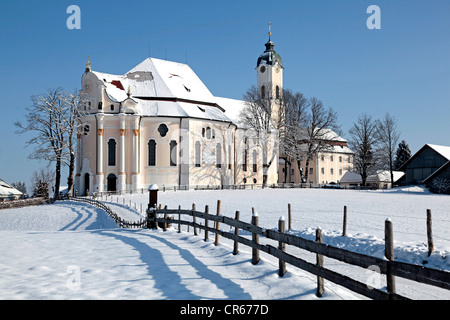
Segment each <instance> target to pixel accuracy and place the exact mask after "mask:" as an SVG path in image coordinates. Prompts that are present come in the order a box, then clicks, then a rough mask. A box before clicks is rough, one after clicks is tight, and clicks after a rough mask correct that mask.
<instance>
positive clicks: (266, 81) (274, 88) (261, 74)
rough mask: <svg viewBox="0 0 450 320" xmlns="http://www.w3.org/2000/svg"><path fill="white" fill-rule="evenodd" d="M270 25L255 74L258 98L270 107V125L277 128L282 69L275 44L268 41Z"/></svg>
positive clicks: (270, 33)
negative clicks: (264, 48) (264, 47)
mask: <svg viewBox="0 0 450 320" xmlns="http://www.w3.org/2000/svg"><path fill="white" fill-rule="evenodd" d="M271 25H272V24H271V22H269V41H267V43H266V44H265V46H266V50H265V51H264V52H263V53H262V54H261V55H260V56H259V57H258V61H257V63H256V73H257V87H258V95H259V98H260V99H262V101H263V102H264V103H268V104H269V105H270V109H271V112H272V116H271V118H272V125H273V126H274V127H275V128H278V127H279V125H278V123H279V120H280V108H281V96H282V93H283V69H284V68H283V62H282V60H281V57H280V55H279V54H278V53H277V52H275V50H274V49H273V47H274V46H275V44H274V43H273V42H272V40H271V39H270V37H271V36H272V32H271Z"/></svg>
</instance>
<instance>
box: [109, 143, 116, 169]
mask: <svg viewBox="0 0 450 320" xmlns="http://www.w3.org/2000/svg"><path fill="white" fill-rule="evenodd" d="M115 165H116V140H114V139H109V141H108V166H115Z"/></svg>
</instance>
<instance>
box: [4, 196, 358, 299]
mask: <svg viewBox="0 0 450 320" xmlns="http://www.w3.org/2000/svg"><path fill="white" fill-rule="evenodd" d="M128 214H130V215H131V214H132V213H128ZM231 251H232V250H231V247H230V246H228V245H227V244H221V245H219V246H218V247H216V246H214V244H213V242H212V241H208V242H204V241H203V239H202V237H193V236H192V235H191V234H186V233H181V234H178V233H176V232H175V231H172V230H170V231H167V232H162V231H160V230H158V231H153V230H146V229H136V230H130V229H119V228H117V227H115V225H114V223H113V222H112V220H111V219H109V218H108V217H107V216H106V215H105V214H104V213H103V212H101V211H100V210H99V209H97V208H94V207H90V206H88V205H86V204H81V203H74V202H57V203H55V204H53V205H45V206H37V207H28V208H22V209H10V210H2V211H0V252H1V256H2V259H1V262H0V274H1V275H2V276H1V278H0V299H195V300H196V299H317V298H316V296H315V290H316V277H315V276H313V275H309V274H305V273H303V272H301V271H299V270H298V271H297V270H291V272H290V273H288V274H286V276H285V277H283V278H280V277H279V276H278V274H277V268H278V266H277V263H276V262H275V263H273V262H271V261H268V260H265V259H264V258H263V259H262V261H261V262H260V263H259V264H258V265H256V266H254V265H252V264H251V261H250V258H251V256H250V253H249V251H247V250H244V249H243V250H242V252H241V253H240V254H238V255H237V256H233V255H232V253H231ZM291 269H292V268H291ZM326 288H327V290H326V294H325V296H324V297H323V298H322V299H354V298H356V297H355V295H353V294H352V293H350V292H348V291H347V290H344V289H342V288H340V287H337V286H335V285H333V284H331V283H328V285H327V287H326Z"/></svg>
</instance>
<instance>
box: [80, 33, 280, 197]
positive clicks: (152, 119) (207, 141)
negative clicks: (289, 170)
mask: <svg viewBox="0 0 450 320" xmlns="http://www.w3.org/2000/svg"><path fill="white" fill-rule="evenodd" d="M265 47H266V50H265V51H264V52H263V53H262V54H261V55H260V56H259V57H258V59H257V64H256V75H257V77H256V80H257V88H258V91H259V94H260V95H261V96H262V97H265V98H266V99H267V98H268V99H269V100H270V103H271V106H272V117H276V115H277V114H278V112H277V110H278V109H279V108H280V104H281V93H282V89H283V64H282V60H281V57H280V55H279V54H278V53H276V52H275V50H274V43H273V42H272V41H271V40H270V33H269V40H268V42H267V43H266V44H265ZM81 83H82V90H81V92H80V95H81V101H82V103H80V107H79V108H80V113H81V116H79V118H78V121H79V130H78V133H77V159H78V161H77V164H76V178H75V190H76V191H78V194H79V195H87V194H92V193H97V192H106V191H111V192H114V191H117V192H134V191H136V190H141V189H142V188H147V187H148V186H149V185H150V184H157V185H158V186H160V188H161V187H163V186H165V187H168V188H171V187H179V188H183V189H189V188H190V189H194V188H197V187H203V186H210V187H213V186H214V187H227V186H229V185H238V186H243V185H246V186H249V185H253V186H256V185H258V186H261V185H262V184H264V185H272V184H276V183H277V182H278V170H279V168H278V166H279V163H278V158H279V155H278V147H277V146H278V144H277V138H278V137H277V133H276V130H273V131H272V133H271V135H270V136H269V138H268V139H266V141H264V142H262V141H260V139H259V136H256V135H255V133H254V132H252V130H250V128H248V127H246V126H245V125H244V124H243V123H242V121H241V112H242V111H243V110H244V109H245V102H244V101H241V100H235V99H228V98H223V97H216V96H214V95H213V94H212V93H211V92H210V91H209V90H208V88H207V87H206V86H205V85H204V84H203V82H202V81H201V80H200V79H199V78H198V76H197V75H196V74H195V72H194V71H193V70H192V69H191V68H190V67H189V66H188V65H187V64H182V63H177V62H171V61H166V60H161V59H156V58H147V59H145V60H144V61H142V62H141V63H140V64H138V65H137V66H135V67H134V68H132V69H131V70H130V71H128V72H127V73H126V74H124V75H114V74H109V73H103V72H98V71H93V70H92V64H91V61H90V60H89V58H88V61H87V63H86V69H85V72H84V74H83V75H82V79H81ZM268 154H270V156H268ZM268 158H270V161H269V159H268Z"/></svg>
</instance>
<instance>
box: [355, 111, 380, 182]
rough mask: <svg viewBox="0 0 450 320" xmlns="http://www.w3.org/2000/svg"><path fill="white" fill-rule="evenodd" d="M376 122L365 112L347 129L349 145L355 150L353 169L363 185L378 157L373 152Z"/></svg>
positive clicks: (373, 169) (375, 142)
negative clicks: (359, 176)
mask: <svg viewBox="0 0 450 320" xmlns="http://www.w3.org/2000/svg"><path fill="white" fill-rule="evenodd" d="M376 130H377V129H376V122H375V121H374V120H373V119H372V117H371V116H369V115H367V114H363V115H360V116H359V117H358V120H357V121H356V122H354V123H353V126H352V127H351V128H350V130H349V134H350V141H349V144H350V147H351V148H352V149H353V151H354V152H355V163H354V166H355V169H356V171H357V172H358V173H359V174H360V175H361V180H362V185H363V186H365V185H366V182H367V177H368V176H369V175H371V174H373V173H374V172H375V170H376V169H377V166H378V159H377V155H376V153H375V148H376V145H377V142H378V140H377V132H376Z"/></svg>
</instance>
